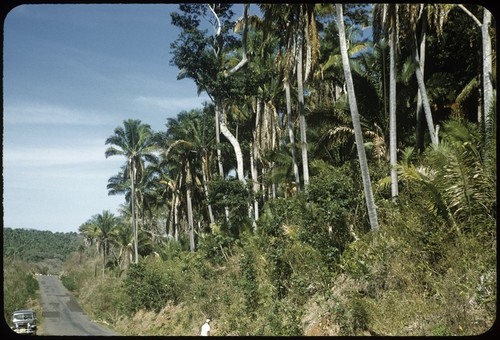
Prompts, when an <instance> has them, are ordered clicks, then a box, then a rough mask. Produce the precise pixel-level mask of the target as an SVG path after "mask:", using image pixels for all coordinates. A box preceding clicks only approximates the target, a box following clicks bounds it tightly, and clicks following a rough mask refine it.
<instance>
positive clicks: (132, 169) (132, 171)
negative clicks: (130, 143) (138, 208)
mask: <svg viewBox="0 0 500 340" xmlns="http://www.w3.org/2000/svg"><path fill="white" fill-rule="evenodd" d="M130 182H131V183H132V188H131V197H130V201H131V211H132V228H133V230H134V254H135V257H134V261H135V263H136V264H137V263H138V262H139V250H138V248H139V242H138V240H137V234H138V233H137V221H136V218H135V166H134V162H133V161H132V160H131V161H130Z"/></svg>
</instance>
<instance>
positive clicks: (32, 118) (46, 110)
mask: <svg viewBox="0 0 500 340" xmlns="http://www.w3.org/2000/svg"><path fill="white" fill-rule="evenodd" d="M104 116H105V115H103V114H101V113H99V112H97V111H93V110H89V111H86V110H81V109H74V108H70V107H65V106H60V105H50V104H27V105H7V106H5V107H4V124H50V125H103V124H106V123H107V120H106V119H104V118H103V117H104Z"/></svg>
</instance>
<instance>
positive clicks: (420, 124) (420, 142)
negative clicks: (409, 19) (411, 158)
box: [415, 17, 427, 152]
mask: <svg viewBox="0 0 500 340" xmlns="http://www.w3.org/2000/svg"><path fill="white" fill-rule="evenodd" d="M426 35H427V20H426V19H425V17H424V18H423V20H422V31H421V33H420V70H421V71H422V76H424V65H425V40H426ZM424 120H425V116H424V114H423V109H422V94H421V92H420V90H418V91H417V127H416V142H415V144H416V145H415V147H416V149H417V150H419V152H423V151H424V131H425V129H424Z"/></svg>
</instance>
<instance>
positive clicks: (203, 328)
mask: <svg viewBox="0 0 500 340" xmlns="http://www.w3.org/2000/svg"><path fill="white" fill-rule="evenodd" d="M210 330H211V329H210V318H208V319H206V320H205V323H204V324H203V326H201V336H210Z"/></svg>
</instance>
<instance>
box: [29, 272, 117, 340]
mask: <svg viewBox="0 0 500 340" xmlns="http://www.w3.org/2000/svg"><path fill="white" fill-rule="evenodd" d="M38 282H39V283H40V298H41V301H40V302H41V307H42V314H43V323H42V324H41V325H40V327H39V328H40V332H38V335H108V336H109V335H119V334H117V333H115V332H113V331H111V330H109V329H107V328H106V327H104V326H102V325H100V324H98V323H95V322H92V321H90V319H89V318H88V316H87V315H86V314H85V312H84V311H83V310H82V308H81V307H80V305H79V304H78V302H77V301H76V299H75V297H74V296H73V295H72V294H71V293H70V292H69V291H68V290H67V289H66V288H65V287H64V286H63V284H62V282H61V280H59V278H58V277H57V276H48V275H40V276H38Z"/></svg>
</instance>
